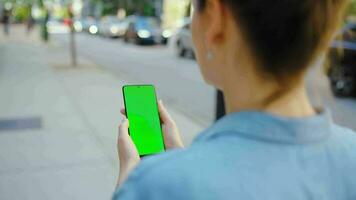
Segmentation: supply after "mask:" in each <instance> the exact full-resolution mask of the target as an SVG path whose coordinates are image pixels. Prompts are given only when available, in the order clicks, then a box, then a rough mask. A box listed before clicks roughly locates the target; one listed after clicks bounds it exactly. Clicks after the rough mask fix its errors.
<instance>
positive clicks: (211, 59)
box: [192, 0, 347, 87]
mask: <svg viewBox="0 0 356 200" xmlns="http://www.w3.org/2000/svg"><path fill="white" fill-rule="evenodd" d="M346 1H347V0H275V1H266V0H196V1H195V2H194V6H195V11H194V16H193V22H192V26H193V39H194V44H195V47H196V54H197V59H198V62H199V64H200V66H201V68H202V72H203V75H204V78H205V79H206V80H207V81H208V82H210V83H212V84H213V85H215V86H217V87H220V86H221V81H222V79H224V77H223V76H226V75H227V74H224V72H223V71H224V70H225V69H224V67H225V66H226V65H229V64H231V62H232V60H235V61H236V63H240V64H241V65H245V66H241V65H237V66H235V67H237V68H241V69H236V70H237V71H239V72H244V71H245V72H247V71H248V70H247V71H246V70H245V69H242V68H244V67H249V66H246V65H252V66H253V67H254V68H255V69H254V70H255V72H256V73H258V74H260V75H262V76H264V77H270V78H273V79H275V80H281V81H282V80H283V81H287V82H288V81H289V80H295V79H296V78H298V77H302V75H303V74H304V72H305V71H306V69H307V67H308V66H310V65H311V63H312V62H313V61H314V60H315V59H316V58H317V57H318V55H321V54H323V53H325V52H326V50H327V48H328V45H329V43H330V40H331V39H332V36H333V34H334V33H335V31H336V30H337V28H338V25H339V23H340V22H341V19H342V15H343V10H344V7H345V5H346ZM247 63H248V64H247ZM250 71H251V70H249V72H250Z"/></svg>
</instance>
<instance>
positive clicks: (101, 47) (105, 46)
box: [54, 33, 356, 130]
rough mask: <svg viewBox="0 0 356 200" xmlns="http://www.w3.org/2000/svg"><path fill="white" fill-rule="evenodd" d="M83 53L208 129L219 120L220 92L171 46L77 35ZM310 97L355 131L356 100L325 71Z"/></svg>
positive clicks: (315, 78)
mask: <svg viewBox="0 0 356 200" xmlns="http://www.w3.org/2000/svg"><path fill="white" fill-rule="evenodd" d="M54 39H55V40H56V41H57V43H58V45H61V46H65V47H66V46H68V37H67V35H61V34H58V35H55V37H54ZM76 39H77V47H78V53H79V55H81V56H83V57H85V58H86V59H90V60H92V61H93V62H95V63H96V64H98V65H100V66H101V67H103V68H105V69H106V70H110V71H111V72H112V73H114V74H115V75H117V76H119V77H120V78H121V79H123V80H125V81H127V82H128V83H130V84H140V83H150V84H154V85H155V86H156V87H157V92H158V95H159V98H162V99H163V100H164V101H165V102H166V103H168V104H170V106H172V107H174V108H175V109H176V110H178V111H180V112H182V113H183V114H184V115H186V116H187V117H190V118H191V119H192V120H194V121H195V122H197V123H200V124H201V125H203V126H208V125H209V124H210V123H211V122H212V120H213V119H214V113H215V90H214V89H213V88H212V87H210V86H207V85H206V84H205V83H204V81H203V80H202V77H201V75H200V72H199V68H198V66H197V64H196V62H195V61H194V60H192V59H182V58H178V57H177V56H176V55H175V52H174V48H173V47H172V45H169V46H168V47H166V46H162V45H154V46H137V45H134V44H126V43H124V42H123V41H122V40H118V39H117V40H114V39H109V38H102V37H99V36H92V35H88V34H85V33H80V34H77V37H76ZM307 85H308V93H309V96H310V98H311V100H312V102H313V103H314V105H315V107H323V108H327V109H329V110H330V111H331V112H332V116H333V120H334V121H336V122H337V123H338V124H340V125H344V126H347V127H350V128H352V129H354V130H356V123H355V121H356V120H355V118H354V114H355V113H356V99H351V98H335V97H334V96H333V95H332V94H331V91H330V89H329V83H328V80H327V77H326V76H325V75H324V73H323V69H322V68H321V67H313V68H312V69H311V70H310V72H309V74H308V76H307Z"/></svg>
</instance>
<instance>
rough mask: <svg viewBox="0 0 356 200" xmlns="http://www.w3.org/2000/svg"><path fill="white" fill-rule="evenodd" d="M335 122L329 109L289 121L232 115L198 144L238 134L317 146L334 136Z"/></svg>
mask: <svg viewBox="0 0 356 200" xmlns="http://www.w3.org/2000/svg"><path fill="white" fill-rule="evenodd" d="M331 124H332V120H331V117H330V113H329V111H328V110H325V111H322V112H320V113H318V114H317V115H315V116H312V117H304V118H288V117H280V116H276V115H273V114H269V113H264V112H258V111H243V112H238V113H233V114H229V115H227V116H225V117H223V118H222V119H220V120H219V121H217V122H216V123H215V124H214V125H213V126H211V127H210V128H209V129H208V130H207V131H205V132H204V133H202V134H201V135H200V136H198V137H197V138H196V140H195V142H200V141H205V140H209V139H211V138H215V137H219V136H223V135H226V134H232V133H233V134H234V135H238V136H241V137H247V138H250V139H254V140H264V141H267V142H278V143H313V142H318V141H321V140H323V139H325V138H327V137H328V136H329V135H330V134H331Z"/></svg>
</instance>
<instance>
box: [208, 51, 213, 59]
mask: <svg viewBox="0 0 356 200" xmlns="http://www.w3.org/2000/svg"><path fill="white" fill-rule="evenodd" d="M213 58H214V54H213V52H212V51H211V50H208V52H207V53H206V59H207V60H212V59H213Z"/></svg>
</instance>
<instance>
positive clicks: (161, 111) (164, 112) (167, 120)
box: [158, 100, 173, 123]
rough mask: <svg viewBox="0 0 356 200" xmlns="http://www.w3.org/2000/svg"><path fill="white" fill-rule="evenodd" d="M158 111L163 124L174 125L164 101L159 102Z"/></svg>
mask: <svg viewBox="0 0 356 200" xmlns="http://www.w3.org/2000/svg"><path fill="white" fill-rule="evenodd" d="M158 111H159V114H160V117H161V120H162V122H163V123H173V119H172V117H171V115H170V114H169V113H168V111H167V109H166V108H165V107H164V105H163V102H162V100H159V101H158Z"/></svg>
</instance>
